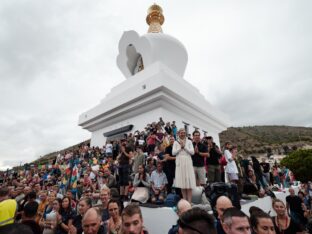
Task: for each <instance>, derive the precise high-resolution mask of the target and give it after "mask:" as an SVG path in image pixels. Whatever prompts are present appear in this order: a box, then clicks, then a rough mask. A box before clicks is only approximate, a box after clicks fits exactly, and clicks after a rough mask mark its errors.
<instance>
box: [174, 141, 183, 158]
mask: <svg viewBox="0 0 312 234" xmlns="http://www.w3.org/2000/svg"><path fill="white" fill-rule="evenodd" d="M180 151H181V145H180V144H179V143H178V142H177V141H175V142H174V143H173V146H172V155H177V154H178V153H180Z"/></svg>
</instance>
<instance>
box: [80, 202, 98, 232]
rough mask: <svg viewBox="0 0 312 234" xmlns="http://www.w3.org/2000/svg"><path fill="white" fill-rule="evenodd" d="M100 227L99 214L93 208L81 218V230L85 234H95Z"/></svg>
mask: <svg viewBox="0 0 312 234" xmlns="http://www.w3.org/2000/svg"><path fill="white" fill-rule="evenodd" d="M100 225H101V214H100V213H99V211H98V210H97V209H95V208H90V209H89V210H88V211H87V212H86V213H85V215H84V216H83V218H82V228H83V232H84V233H85V234H97V233H98V231H99V229H100Z"/></svg>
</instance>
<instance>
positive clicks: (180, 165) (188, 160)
mask: <svg viewBox="0 0 312 234" xmlns="http://www.w3.org/2000/svg"><path fill="white" fill-rule="evenodd" d="M178 136H179V139H178V140H177V141H175V142H174V143H173V147H172V154H173V155H176V170H175V187H177V188H181V191H182V196H183V198H184V199H185V200H187V201H189V202H191V201H192V189H193V188H195V187H196V180H195V173H194V169H193V162H192V157H191V156H192V155H193V154H194V147H193V144H192V142H191V141H190V140H189V139H187V138H186V133H185V129H184V128H181V129H180V130H179V131H178Z"/></svg>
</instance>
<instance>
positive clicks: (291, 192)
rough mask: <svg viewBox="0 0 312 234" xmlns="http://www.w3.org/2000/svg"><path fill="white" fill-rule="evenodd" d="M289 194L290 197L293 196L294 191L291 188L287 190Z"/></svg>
mask: <svg viewBox="0 0 312 234" xmlns="http://www.w3.org/2000/svg"><path fill="white" fill-rule="evenodd" d="M288 191H289V193H290V195H291V196H295V190H294V189H293V188H289V190H288Z"/></svg>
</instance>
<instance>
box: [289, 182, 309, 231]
mask: <svg viewBox="0 0 312 234" xmlns="http://www.w3.org/2000/svg"><path fill="white" fill-rule="evenodd" d="M302 203H303V201H302V200H301V198H300V197H299V196H297V195H295V190H294V189H293V188H290V189H289V195H288V196H287V197H286V207H287V212H288V214H290V217H291V218H292V219H293V220H294V222H295V223H297V224H298V225H300V224H304V223H305V222H306V220H305V218H304V212H303V208H302Z"/></svg>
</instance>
